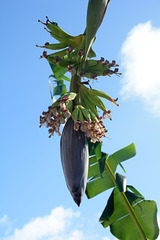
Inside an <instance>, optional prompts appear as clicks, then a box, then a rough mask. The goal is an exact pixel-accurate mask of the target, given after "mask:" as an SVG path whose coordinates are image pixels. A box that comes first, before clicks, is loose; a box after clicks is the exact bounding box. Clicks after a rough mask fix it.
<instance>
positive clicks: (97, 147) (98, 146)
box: [94, 142, 102, 160]
mask: <svg viewBox="0 0 160 240" xmlns="http://www.w3.org/2000/svg"><path fill="white" fill-rule="evenodd" d="M101 147H102V143H100V142H96V143H95V145H94V149H95V155H96V158H97V160H99V159H100V158H101V156H102V153H101Z"/></svg>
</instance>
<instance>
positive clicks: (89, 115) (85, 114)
mask: <svg viewBox="0 0 160 240" xmlns="http://www.w3.org/2000/svg"><path fill="white" fill-rule="evenodd" d="M81 111H82V114H83V115H84V117H85V119H86V120H87V121H88V120H90V119H91V114H90V112H89V110H88V109H86V108H82V109H81Z"/></svg>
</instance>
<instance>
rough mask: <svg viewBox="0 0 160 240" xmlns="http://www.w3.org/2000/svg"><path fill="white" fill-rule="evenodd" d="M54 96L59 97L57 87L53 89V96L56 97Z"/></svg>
mask: <svg viewBox="0 0 160 240" xmlns="http://www.w3.org/2000/svg"><path fill="white" fill-rule="evenodd" d="M56 95H60V94H59V89H58V86H56V87H55V88H54V89H53V96H56Z"/></svg>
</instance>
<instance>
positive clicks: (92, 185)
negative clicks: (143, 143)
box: [86, 142, 136, 198]
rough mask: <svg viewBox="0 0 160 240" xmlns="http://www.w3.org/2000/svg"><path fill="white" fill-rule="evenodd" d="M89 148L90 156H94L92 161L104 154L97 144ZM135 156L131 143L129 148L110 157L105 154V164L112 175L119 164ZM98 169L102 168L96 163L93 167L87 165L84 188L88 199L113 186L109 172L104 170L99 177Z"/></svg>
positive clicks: (133, 146)
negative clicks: (86, 181)
mask: <svg viewBox="0 0 160 240" xmlns="http://www.w3.org/2000/svg"><path fill="white" fill-rule="evenodd" d="M89 147H90V152H92V155H93V154H94V153H95V156H93V157H94V160H95V157H96V158H97V160H98V159H99V157H100V156H104V153H102V152H100V149H101V145H100V144H98V142H97V143H96V144H90V145H89ZM93 149H94V150H93ZM96 151H97V152H96ZM96 154H97V155H96ZM135 154H136V152H135V145H134V144H133V143H132V144H130V145H129V146H127V147H125V148H123V149H121V150H119V151H117V152H115V153H114V154H112V155H110V156H109V157H108V155H107V154H106V158H107V157H108V158H107V160H106V162H107V164H108V165H109V167H110V169H111V171H112V172H113V174H114V173H115V171H116V168H117V165H118V164H119V163H120V162H123V161H125V160H127V159H129V158H131V157H133V156H134V155H135ZM100 159H101V158H100ZM101 161H104V160H101ZM101 163H102V162H101ZM100 167H102V166H100V165H99V163H98V162H97V163H95V164H93V165H92V164H89V170H88V183H87V188H86V194H87V197H88V198H92V197H94V196H96V195H97V194H99V193H101V192H103V191H105V190H107V189H109V188H112V187H114V186H115V185H114V183H113V180H112V178H111V176H110V174H109V172H108V171H107V170H106V169H104V171H103V175H102V177H101V172H100Z"/></svg>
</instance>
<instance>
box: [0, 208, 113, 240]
mask: <svg viewBox="0 0 160 240" xmlns="http://www.w3.org/2000/svg"><path fill="white" fill-rule="evenodd" d="M7 218H8V217H7V215H6V216H4V217H3V218H1V219H0V222H4V221H6V219H7ZM83 221H84V219H83ZM81 222H82V219H81V218H80V213H79V212H76V213H75V212H73V210H72V209H71V208H69V209H64V208H63V207H57V208H55V209H53V210H52V211H51V214H49V215H46V216H44V217H37V218H36V219H33V220H31V221H30V222H28V223H27V224H25V225H24V226H23V227H22V228H21V229H15V230H14V233H13V235H11V236H7V237H3V238H0V240H22V239H23V240H42V239H43V240H75V239H76V240H90V239H92V240H97V239H99V240H100V239H101V240H110V239H109V238H107V237H100V236H98V235H96V236H94V235H92V236H91V233H89V232H86V230H84V231H83V229H82V224H81ZM97 224H98V223H97Z"/></svg>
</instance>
